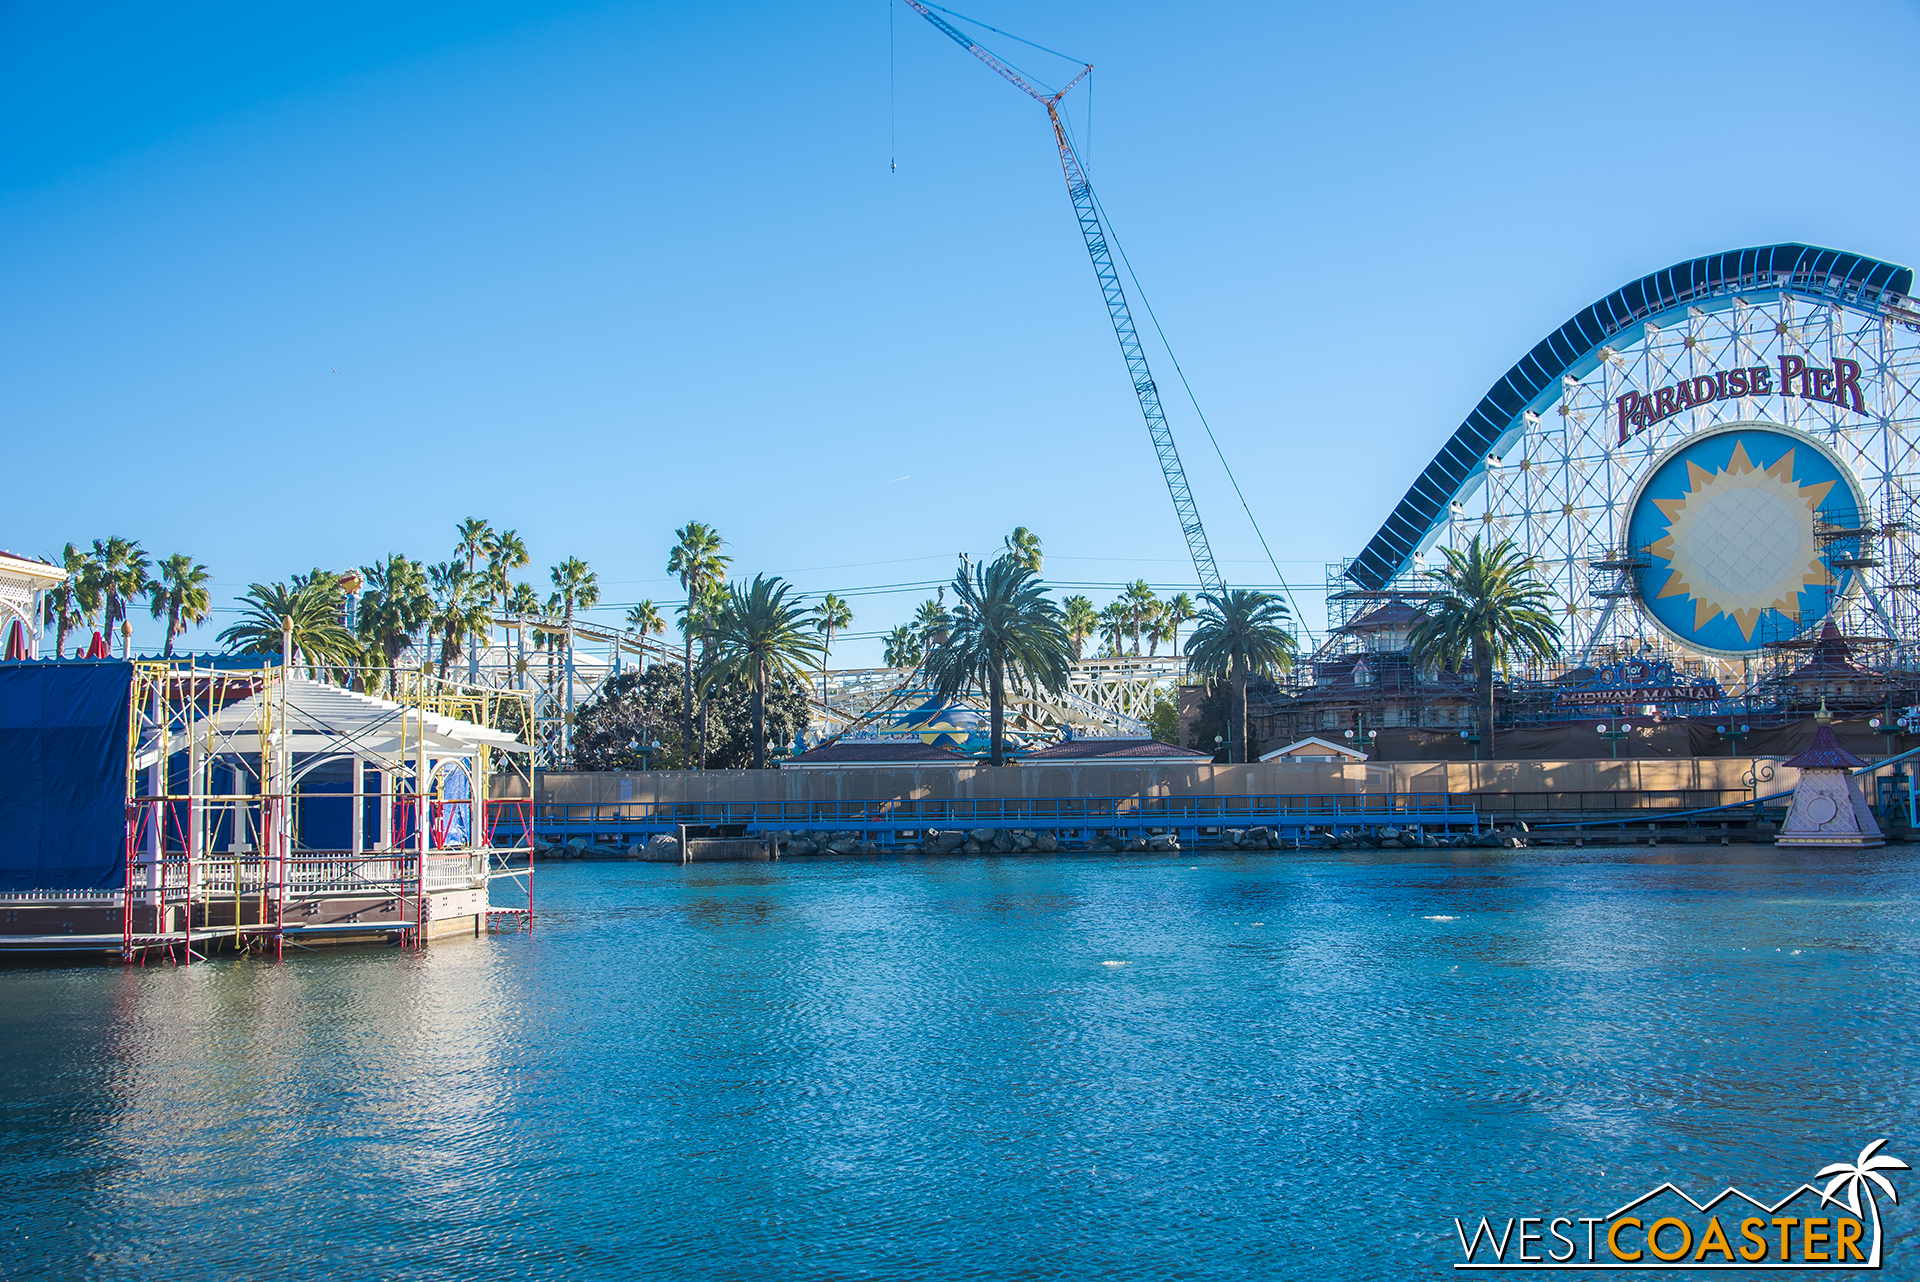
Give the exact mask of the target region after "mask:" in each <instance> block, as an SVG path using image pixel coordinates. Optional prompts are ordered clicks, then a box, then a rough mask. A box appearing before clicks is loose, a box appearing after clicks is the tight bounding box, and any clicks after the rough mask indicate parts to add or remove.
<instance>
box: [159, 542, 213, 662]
mask: <svg viewBox="0 0 1920 1282" xmlns="http://www.w3.org/2000/svg"><path fill="white" fill-rule="evenodd" d="M212 581H213V571H211V570H209V569H208V568H207V567H206V566H204V565H198V564H196V563H195V562H194V559H193V558H192V557H190V556H188V555H187V554H186V553H184V552H175V553H174V554H173V555H172V556H170V557H168V558H167V559H166V560H164V561H162V562H160V577H159V578H157V579H155V580H154V581H153V584H152V586H151V587H150V588H149V590H148V591H149V596H150V598H151V599H150V605H151V612H152V614H153V617H154V618H156V619H165V620H166V621H167V648H166V650H165V654H166V657H167V658H169V659H171V658H172V657H173V639H174V638H175V637H177V636H180V635H181V634H183V633H184V632H186V630H187V628H188V627H189V626H190V625H193V624H196V623H205V622H206V621H207V614H208V612H209V611H208V601H207V584H209V583H211V582H212Z"/></svg>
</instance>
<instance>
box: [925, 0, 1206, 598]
mask: <svg viewBox="0 0 1920 1282" xmlns="http://www.w3.org/2000/svg"><path fill="white" fill-rule="evenodd" d="M903 3H905V4H906V5H907V6H908V7H909V8H911V9H912V10H913V11H914V12H915V13H918V14H919V15H920V16H921V17H923V18H925V19H926V20H927V21H928V22H930V23H932V24H933V25H934V27H935V28H936V29H938V30H939V31H941V32H943V33H945V34H946V35H947V36H948V37H949V38H951V39H952V40H953V42H954V43H955V44H958V45H959V46H960V47H961V48H963V49H965V50H966V51H967V52H968V53H970V54H972V55H973V56H974V57H976V58H978V59H979V60H980V61H982V62H984V63H986V64H987V66H989V67H991V68H993V69H994V70H995V71H997V72H999V73H1000V75H1001V76H1002V77H1003V78H1004V79H1006V80H1007V81H1008V82H1009V83H1011V84H1012V85H1013V86H1014V87H1015V88H1017V89H1019V90H1021V91H1022V92H1023V93H1025V94H1026V95H1027V96H1028V97H1030V98H1032V99H1033V100H1034V101H1035V102H1038V103H1039V104H1040V105H1041V106H1043V107H1045V108H1046V109H1047V119H1048V120H1049V121H1050V122H1051V123H1052V125H1053V141H1054V145H1055V146H1056V147H1057V148H1058V149H1059V151H1060V169H1061V171H1062V172H1063V173H1064V174H1065V175H1066V178H1067V198H1068V199H1069V200H1071V201H1072V202H1073V212H1074V215H1075V216H1076V217H1077V218H1079V220H1080V234H1081V236H1083V237H1084V238H1085V239H1086V242H1087V256H1088V257H1090V258H1091V259H1093V274H1094V277H1095V278H1096V279H1097V280H1098V281H1099V283H1100V294H1101V296H1102V297H1103V298H1105V299H1106V303H1107V315H1108V317H1109V318H1110V319H1111V320H1112V321H1113V333H1114V337H1115V338H1117V339H1119V340H1120V355H1121V356H1122V357H1123V358H1124V359H1125V360H1126V362H1127V375H1128V377H1130V378H1131V379H1132V380H1133V391H1134V395H1135V396H1137V397H1139V399H1140V413H1141V414H1142V415H1143V416H1144V417H1145V418H1146V420H1147V434H1148V435H1149V436H1151V437H1152V438H1153V450H1154V453H1155V454H1157V455H1158V456H1159V458H1160V473H1161V475H1162V476H1164V477H1165V478H1166V481H1167V493H1168V494H1170V495H1171V496H1172V497H1173V510H1174V514H1175V515H1176V516H1177V517H1179V519H1180V532H1181V533H1182V534H1183V535H1185V536H1186V540H1187V552H1188V553H1189V554H1190V555H1191V556H1192V557H1193V568H1194V571H1195V573H1197V574H1198V575H1199V576H1200V589H1201V591H1203V592H1210V593H1214V594H1216V595H1217V594H1219V593H1220V592H1221V591H1222V590H1223V589H1224V588H1225V586H1226V584H1225V582H1224V581H1223V580H1222V579H1221V578H1220V570H1219V568H1218V567H1217V566H1216V565H1215V564H1214V560H1213V548H1212V547H1211V546H1210V545H1209V544H1208V543H1207V531H1206V527H1205V526H1203V525H1201V524H1200V509H1199V508H1198V506H1196V505H1195V503H1194V501H1193V490H1192V489H1191V488H1190V487H1189V486H1188V485H1187V471H1186V468H1185V467H1183V466H1182V465H1181V462H1180V450H1179V447H1178V446H1176V445H1175V444H1174V441H1173V429H1172V428H1171V427H1169V426H1168V425H1167V416H1166V413H1165V411H1164V410H1162V409H1161V407H1160V389H1159V387H1158V386H1157V385H1156V384H1155V383H1154V381H1153V371H1152V370H1151V369H1149V368H1148V367H1147V354H1146V351H1145V349H1144V348H1142V347H1141V345H1140V333H1139V331H1138V330H1137V329H1135V328H1134V324H1133V309H1132V308H1131V307H1129V306H1128V305H1127V293H1126V290H1125V289H1124V288H1122V287H1121V284H1120V273H1119V271H1118V270H1116V269H1115V267H1114V265H1113V252H1112V250H1111V249H1110V248H1109V247H1108V245H1107V230H1106V227H1105V225H1104V224H1103V223H1102V222H1101V218H1100V207H1099V204H1098V202H1096V201H1095V200H1094V198H1093V184H1092V183H1090V182H1088V181H1087V172H1086V169H1085V168H1084V167H1083V166H1082V165H1081V164H1080V157H1079V154H1078V153H1076V152H1075V151H1074V149H1073V143H1072V141H1071V140H1070V139H1068V137H1067V129H1066V125H1065V124H1063V123H1062V122H1061V119H1060V100H1061V99H1062V98H1064V97H1066V95H1067V93H1068V91H1069V90H1071V89H1072V88H1073V87H1074V85H1077V84H1079V83H1080V82H1081V80H1083V79H1085V78H1086V76H1087V74H1088V73H1089V72H1091V71H1092V70H1093V68H1092V67H1091V66H1089V67H1087V68H1086V69H1085V70H1083V71H1081V73H1080V74H1079V75H1077V76H1075V77H1074V78H1073V79H1072V80H1071V81H1070V82H1068V84H1067V87H1066V88H1065V89H1062V90H1061V91H1060V92H1059V93H1055V94H1047V93H1042V92H1041V91H1040V90H1038V89H1036V88H1034V87H1033V86H1032V85H1031V84H1029V83H1028V82H1027V80H1026V78H1025V77H1024V76H1022V75H1021V74H1020V73H1019V72H1017V71H1015V70H1014V69H1013V68H1011V67H1009V66H1008V65H1007V64H1006V63H1004V62H1002V61H1000V59H998V58H996V57H995V56H994V55H993V54H992V53H991V52H990V51H989V50H987V49H984V48H982V47H981V46H980V45H979V44H978V43H976V42H975V41H973V40H972V39H969V38H968V36H967V35H966V33H965V32H963V31H961V30H959V29H958V28H957V27H955V26H954V25H953V24H952V23H950V22H948V21H946V19H944V18H942V17H940V16H939V15H937V14H935V13H934V12H933V11H932V10H931V9H929V8H928V7H927V6H926V5H924V4H922V3H921V0H903Z"/></svg>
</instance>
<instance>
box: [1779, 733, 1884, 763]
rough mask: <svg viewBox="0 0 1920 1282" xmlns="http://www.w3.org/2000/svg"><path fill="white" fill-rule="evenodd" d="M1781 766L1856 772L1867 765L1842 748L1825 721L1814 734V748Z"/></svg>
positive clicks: (1791, 758) (1789, 759)
mask: <svg viewBox="0 0 1920 1282" xmlns="http://www.w3.org/2000/svg"><path fill="white" fill-rule="evenodd" d="M1780 764H1781V765H1785V766H1793V767H1794V768H1795V769H1798V770H1854V769H1858V768H1859V767H1861V766H1864V765H1866V764H1867V763H1866V762H1865V761H1863V760H1861V759H1860V758H1859V757H1856V756H1854V755H1853V754H1852V753H1851V752H1848V751H1847V750H1846V749H1845V748H1842V747H1841V746H1840V741H1839V740H1838V739H1836V738H1834V735H1833V727H1832V726H1830V725H1828V724H1827V723H1826V722H1824V721H1823V722H1821V723H1820V725H1819V726H1818V727H1817V728H1816V729H1815V730H1814V732H1813V746H1812V747H1810V748H1808V749H1807V750H1806V751H1805V752H1803V753H1801V754H1800V755H1799V756H1797V757H1790V758H1788V759H1787V760H1786V761H1783V762H1781V763H1780Z"/></svg>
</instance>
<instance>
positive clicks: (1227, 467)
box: [887, 0, 1318, 645]
mask: <svg viewBox="0 0 1920 1282" xmlns="http://www.w3.org/2000/svg"><path fill="white" fill-rule="evenodd" d="M920 3H922V4H924V5H926V6H927V8H929V9H938V10H939V11H940V12H941V13H944V14H947V15H948V16H950V17H954V18H958V19H959V20H960V21H962V22H965V23H968V24H969V25H971V26H975V27H980V28H982V29H984V30H987V31H991V32H993V33H994V34H995V35H998V36H1005V37H1006V38H1007V39H1009V40H1015V41H1018V42H1019V43H1021V44H1023V45H1026V46H1028V47H1029V48H1032V49H1038V50H1039V51H1040V52H1042V53H1045V54H1051V55H1052V56H1053V57H1056V58H1063V59H1066V60H1067V61H1068V62H1073V63H1077V64H1079V65H1080V66H1083V67H1085V68H1086V69H1087V70H1088V71H1089V72H1091V71H1092V70H1093V64H1091V63H1089V62H1086V61H1084V60H1083V59H1080V58H1075V57H1072V56H1071V55H1069V54H1064V53H1061V52H1060V51H1059V50H1058V49H1049V48H1047V46H1045V45H1043V44H1037V43H1035V42H1034V41H1032V40H1028V39H1026V38H1025V37H1023V36H1016V35H1014V34H1013V33H1012V32H1011V31H1002V30H1000V28H998V27H994V26H989V25H988V24H987V23H984V22H981V21H980V20H979V19H978V18H969V17H967V15H965V14H963V13H956V12H954V11H953V10H952V9H949V8H947V7H946V6H945V5H940V4H935V3H934V2H933V0H920ZM887 30H888V35H889V41H891V36H892V31H893V0H887ZM1007 65H1009V66H1012V64H1011V63H1009V64H1007ZM1015 70H1019V69H1018V68H1015ZM1021 74H1022V75H1028V73H1026V72H1024V71H1022V72H1021ZM1028 78H1029V79H1032V80H1035V81H1036V82H1039V83H1045V82H1043V81H1039V77H1037V76H1029V77H1028ZM1062 123H1063V124H1065V125H1066V126H1067V130H1068V134H1069V137H1071V134H1072V125H1071V123H1070V121H1067V120H1065V119H1063V121H1062ZM1092 130H1093V102H1092V84H1091V83H1089V84H1088V102H1087V131H1088V134H1089V137H1088V143H1089V144H1091V143H1092V137H1091V134H1092ZM1087 195H1088V197H1089V199H1090V200H1091V201H1092V203H1093V206H1094V208H1095V210H1096V211H1097V212H1098V214H1099V216H1100V221H1101V222H1102V223H1104V224H1105V229H1106V236H1107V240H1108V242H1109V243H1110V244H1112V246H1113V248H1114V250H1115V251H1116V252H1117V253H1118V254H1119V255H1120V263H1121V266H1123V267H1125V268H1126V271H1127V276H1128V278H1129V279H1130V280H1132V281H1133V288H1134V290H1135V292H1136V293H1138V294H1139V296H1140V305H1141V306H1142V307H1144V308H1146V309H1147V319H1148V320H1149V321H1151V322H1152V324H1153V332H1154V333H1155V334H1156V335H1158V337H1159V339H1160V347H1161V350H1163V351H1165V352H1166V354H1167V359H1168V360H1170V361H1172V362H1173V372H1174V373H1175V374H1176V375H1177V376H1178V377H1179V379H1180V387H1181V389H1182V390H1183V391H1185V392H1186V394H1187V401H1188V403H1189V404H1191V405H1192V406H1193V412H1194V415H1195V416H1196V417H1198V418H1199V420H1200V426H1201V427H1202V428H1204V429H1206V433H1207V442H1208V444H1210V445H1212V446H1213V453H1214V456H1215V457H1216V458H1218V459H1219V460H1220V466H1221V468H1222V469H1223V470H1224V471H1225V472H1226V474H1227V480H1228V482H1229V483H1230V484H1232V486H1233V493H1234V496H1235V497H1236V498H1238V499H1239V500H1240V508H1241V510H1242V511H1244V512H1245V513H1246V514H1247V523H1248V524H1249V525H1251V526H1253V533H1254V536H1255V537H1256V538H1258V539H1259V540H1260V548H1261V550H1262V551H1263V552H1265V553H1266V554H1267V563H1268V564H1269V565H1271V566H1272V567H1273V574H1274V578H1275V579H1276V580H1277V581H1278V582H1279V584H1280V587H1281V590H1282V591H1284V592H1285V593H1286V595H1287V600H1288V601H1289V602H1291V603H1292V606H1293V617H1294V618H1295V619H1297V620H1299V623H1300V626H1301V628H1303V629H1304V630H1305V631H1306V634H1307V642H1308V644H1309V645H1317V644H1318V642H1317V641H1316V640H1315V638H1314V633H1313V626H1312V625H1311V624H1310V623H1308V622H1307V617H1306V612H1305V611H1303V610H1302V609H1301V608H1300V599H1299V598H1298V597H1297V596H1295V595H1294V592H1293V585H1292V584H1291V583H1289V582H1288V581H1287V576H1286V575H1285V574H1284V573H1282V572H1281V569H1280V562H1279V560H1278V558H1276V557H1275V556H1274V554H1273V548H1272V547H1271V546H1270V545H1269V544H1268V543H1267V535H1266V531H1264V530H1262V529H1261V528H1260V522H1259V520H1258V519H1257V518H1255V516H1254V515H1253V505H1252V504H1250V503H1248V502H1247V496H1246V492H1245V491H1244V490H1242V489H1241V488H1240V478H1239V477H1237V476H1235V475H1234V472H1233V465H1232V464H1230V463H1228V462H1227V455H1226V451H1225V450H1223V449H1221V448H1220V440H1219V438H1218V437H1216V436H1215V435H1214V434H1213V424H1212V423H1209V422H1208V421H1207V415H1206V411H1205V410H1202V409H1201V408H1200V398H1199V397H1198V396H1196V395H1194V391H1193V385H1192V384H1191V383H1189V382H1188V381H1187V372H1186V370H1184V369H1182V368H1181V366H1180V358H1179V356H1177V355H1175V353H1174V350H1173V345H1172V344H1171V343H1169V342H1168V341H1167V333H1166V330H1165V329H1163V328H1162V327H1161V325H1160V318H1159V316H1157V315H1155V313H1154V310H1153V303H1152V302H1151V301H1149V299H1148V298H1147V291H1146V287H1145V286H1143V285H1142V284H1141V283H1140V276H1139V274H1138V273H1137V272H1135V271H1134V270H1133V263H1132V262H1131V261H1129V260H1128V258H1127V251H1126V249H1125V247H1124V246H1122V245H1121V243H1120V236H1119V233H1118V232H1116V231H1115V230H1114V225H1113V218H1112V216H1111V215H1110V214H1108V213H1107V208H1106V206H1105V205H1104V204H1102V203H1101V200H1100V194H1099V192H1097V191H1096V190H1095V189H1094V187H1093V184H1092V183H1091V182H1089V183H1088V184H1087Z"/></svg>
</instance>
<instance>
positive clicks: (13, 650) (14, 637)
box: [7, 619, 27, 660]
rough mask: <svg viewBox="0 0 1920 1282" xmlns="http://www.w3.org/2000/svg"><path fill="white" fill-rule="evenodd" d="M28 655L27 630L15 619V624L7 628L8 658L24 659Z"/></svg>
mask: <svg viewBox="0 0 1920 1282" xmlns="http://www.w3.org/2000/svg"><path fill="white" fill-rule="evenodd" d="M26 657H27V630H26V628H25V627H23V626H22V625H21V623H20V620H18V619H15V620H14V621H13V626H12V627H10V628H8V629H7V658H8V659H10V660H12V659H24V658H26Z"/></svg>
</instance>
